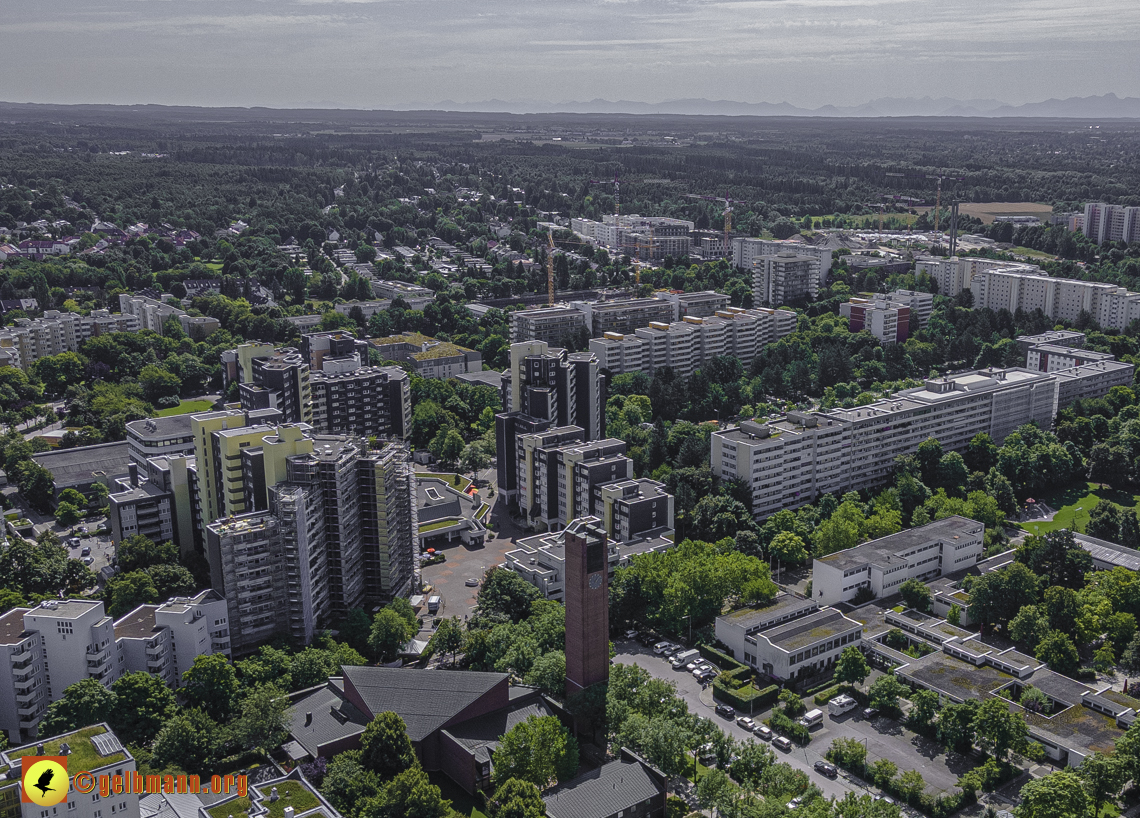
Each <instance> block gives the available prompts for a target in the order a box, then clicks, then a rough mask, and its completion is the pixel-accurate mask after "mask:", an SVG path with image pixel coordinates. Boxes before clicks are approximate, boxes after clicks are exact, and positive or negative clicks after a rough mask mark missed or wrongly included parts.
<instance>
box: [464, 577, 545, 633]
mask: <svg viewBox="0 0 1140 818" xmlns="http://www.w3.org/2000/svg"><path fill="white" fill-rule="evenodd" d="M541 597H542V594H541V593H539V591H538V589H537V588H535V587H534V586H533V585H531V584H530V583H529V582H527V581H526V580H525V579H523V578H522V577H520V576H519V575H518V574H516V573H515V572H514V571H508V570H506V569H503V568H499V567H495V568H492V569H491V570H490V571H488V572H487V576H486V578H485V579H484V580H483V585H482V587H480V588H479V593H478V595H477V597H476V600H477V611H476V612H477V614H481V615H484V616H501V617H505V618H506V619H508V620H510V621H511V622H519V621H520V620H522V619H523V618H524V617H526V616H527V615H528V614H530V611H531V603H533V602H535V601H536V600H538V599H540V598H541Z"/></svg>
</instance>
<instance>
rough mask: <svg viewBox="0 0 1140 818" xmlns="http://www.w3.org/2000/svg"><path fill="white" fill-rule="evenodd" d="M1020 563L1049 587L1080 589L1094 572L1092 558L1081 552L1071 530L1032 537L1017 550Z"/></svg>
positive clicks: (1082, 550)
mask: <svg viewBox="0 0 1140 818" xmlns="http://www.w3.org/2000/svg"><path fill="white" fill-rule="evenodd" d="M1016 558H1017V561H1018V562H1021V563H1024V564H1025V565H1026V566H1027V567H1028V568H1029V570H1031V571H1032V572H1033V573H1035V574H1037V575H1038V576H1040V577H1044V578H1045V580H1046V581H1047V583H1048V584H1049V585H1051V586H1052V585H1060V586H1063V587H1066V588H1081V587H1082V586H1084V584H1085V575H1086V574H1087V573H1089V572H1090V571H1092V556H1091V555H1090V554H1089V552H1088V551H1086V550H1085V549H1083V548H1081V546H1080V545H1079V544H1078V543H1077V541H1076V540H1075V539H1074V538H1073V532H1072V531H1069V530H1068V529H1061V530H1060V531H1050V532H1048V533H1047V534H1045V535H1044V536H1041V537H1039V536H1035V535H1031V536H1029V537H1026V538H1025V541H1024V542H1023V543H1022V544H1021V546H1020V547H1019V548H1018V549H1017V557H1016Z"/></svg>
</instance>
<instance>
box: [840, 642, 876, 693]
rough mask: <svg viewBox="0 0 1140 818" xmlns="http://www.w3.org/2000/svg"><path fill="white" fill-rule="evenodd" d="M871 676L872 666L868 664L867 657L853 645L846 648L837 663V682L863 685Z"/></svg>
mask: <svg viewBox="0 0 1140 818" xmlns="http://www.w3.org/2000/svg"><path fill="white" fill-rule="evenodd" d="M870 675H871V666H870V665H869V664H867V657H865V656H864V655H863V651H861V650H859V648H857V647H855V646H853V645H852V646H848V647H846V648H844V649H843V653H841V654H839V659H838V661H836V663H835V680H836V681H837V682H848V683H849V684H854V685H861V684H863V680H864V679H866V678H867V677H868V676H870Z"/></svg>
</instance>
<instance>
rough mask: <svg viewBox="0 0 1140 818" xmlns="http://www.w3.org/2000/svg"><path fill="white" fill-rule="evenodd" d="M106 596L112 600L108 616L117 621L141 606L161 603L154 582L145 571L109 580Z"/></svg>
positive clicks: (121, 575)
mask: <svg viewBox="0 0 1140 818" xmlns="http://www.w3.org/2000/svg"><path fill="white" fill-rule="evenodd" d="M105 594H106V596H107V597H108V598H109V599H110V604H109V605H108V606H107V614H108V616H111V617H113V618H115V619H118V618H119V617H121V616H124V615H125V614H128V613H130V612H131V611H133V610H134V609H135V608H137V607H138V606H139V605H152V604H154V603H156V602H159V601H160V600H159V598H158V589H157V588H156V587H155V585H154V580H152V579H151V578H150V575H149V574H147V573H146V572H145V571H131V572H129V573H125V574H116V575H115V576H113V577H111V578H110V579H109V580H107V588H106V591H105Z"/></svg>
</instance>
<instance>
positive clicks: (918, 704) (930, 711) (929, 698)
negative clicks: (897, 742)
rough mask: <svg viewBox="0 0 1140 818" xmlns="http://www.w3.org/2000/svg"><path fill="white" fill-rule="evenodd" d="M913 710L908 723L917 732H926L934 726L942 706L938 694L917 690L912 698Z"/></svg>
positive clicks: (911, 709)
mask: <svg viewBox="0 0 1140 818" xmlns="http://www.w3.org/2000/svg"><path fill="white" fill-rule="evenodd" d="M910 702H911V708H910V713H909V715H908V717H907V721H909V722H910V724H911V725H912V726H913V727H914V728H915V729H916V730H926V729H928V728H929V727H931V726H933V724H934V718H935V716H937V715H938V710H939V708H940V706H941V704H940V701H939V698H938V694H937V693H935V692H934V691H932V690H916V691H915V692H914V693H913V694H912V695H911V697H910Z"/></svg>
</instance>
